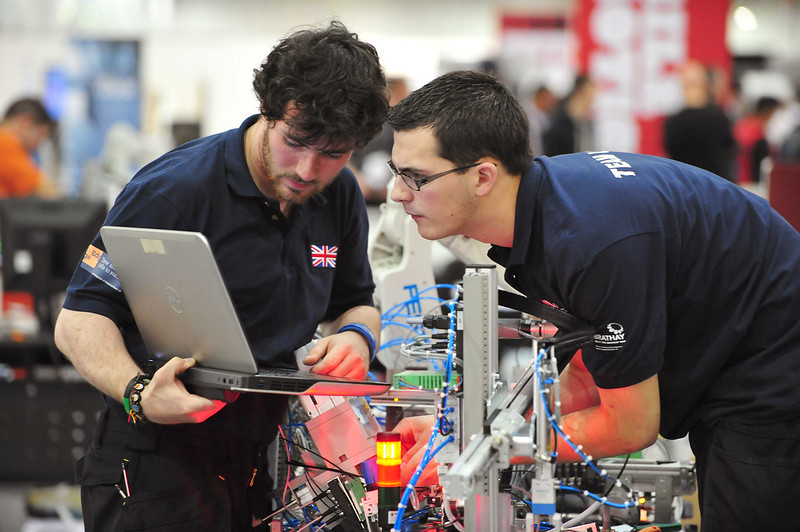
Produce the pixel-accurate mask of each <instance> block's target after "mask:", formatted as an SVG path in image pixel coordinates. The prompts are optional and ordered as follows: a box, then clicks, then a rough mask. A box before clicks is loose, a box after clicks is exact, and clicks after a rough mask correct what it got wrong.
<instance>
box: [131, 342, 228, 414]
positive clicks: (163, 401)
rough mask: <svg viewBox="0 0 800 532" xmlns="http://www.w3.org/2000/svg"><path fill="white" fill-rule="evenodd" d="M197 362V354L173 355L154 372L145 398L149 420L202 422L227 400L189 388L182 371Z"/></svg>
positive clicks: (143, 400)
mask: <svg viewBox="0 0 800 532" xmlns="http://www.w3.org/2000/svg"><path fill="white" fill-rule="evenodd" d="M195 363H196V361H195V359H193V358H180V357H173V358H171V359H169V360H168V361H167V362H166V363H165V364H164V365H163V366H161V367H160V368H159V369H158V370H157V371H156V372H155V373H154V374H153V378H152V379H151V380H150V384H148V385H147V386H146V387H145V389H144V391H142V400H141V401H142V410H144V411H145V412H146V415H147V419H148V421H151V422H153V423H161V424H165V425H174V424H178V423H202V422H203V421H205V420H206V419H208V418H210V417H211V416H213V415H214V414H216V413H217V412H219V411H220V410H222V408H223V407H224V406H225V405H226V404H227V403H226V402H224V401H218V400H214V399H207V398H205V397H201V396H199V395H193V394H190V393H189V392H188V391H187V390H186V387H185V386H184V384H183V382H182V381H181V380H180V378H179V375H180V374H181V373H183V372H184V371H186V370H187V369H189V368H190V367H192V366H194V365H195Z"/></svg>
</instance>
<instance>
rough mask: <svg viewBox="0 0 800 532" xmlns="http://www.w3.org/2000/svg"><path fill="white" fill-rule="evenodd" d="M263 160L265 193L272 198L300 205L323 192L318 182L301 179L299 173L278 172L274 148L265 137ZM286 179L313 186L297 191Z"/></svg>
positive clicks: (262, 151)
mask: <svg viewBox="0 0 800 532" xmlns="http://www.w3.org/2000/svg"><path fill="white" fill-rule="evenodd" d="M261 160H262V162H263V164H264V174H265V178H264V190H263V191H262V192H264V194H265V195H266V196H267V197H269V198H272V199H276V200H278V201H280V202H286V203H290V204H292V205H300V204H302V203H305V202H306V200H308V198H310V197H311V196H314V195H316V194H318V193H320V192H322V188H323V187H321V186H320V185H319V184H318V183H316V182H311V183H309V182H307V181H305V182H304V181H303V180H302V179H300V177H299V176H298V175H297V174H293V173H290V172H281V173H276V172H275V168H274V165H273V164H272V150H270V147H269V140H268V139H267V137H266V136H265V137H264V142H263V144H262V145H261ZM285 179H289V180H291V181H295V182H297V183H305V184H307V185H308V184H310V185H311V186H310V187H309V188H308V189H306V190H303V191H297V190H293V189H291V188H289V187H288V186H286V184H285V183H284V180H285Z"/></svg>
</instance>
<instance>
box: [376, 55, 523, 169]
mask: <svg viewBox="0 0 800 532" xmlns="http://www.w3.org/2000/svg"><path fill="white" fill-rule="evenodd" d="M387 121H388V122H389V125H391V126H392V128H393V129H394V130H395V131H409V130H412V129H417V128H421V127H432V128H433V134H434V136H435V137H436V139H437V140H438V142H439V155H440V156H441V157H443V158H445V159H447V160H449V161H452V162H453V163H455V164H457V165H465V164H470V163H473V162H475V161H477V160H478V159H480V158H481V157H484V156H487V155H489V156H492V157H495V158H496V159H497V160H499V161H500V162H501V163H502V164H503V166H505V168H506V170H508V171H509V172H510V173H512V174H522V173H523V172H525V171H526V170H527V169H528V167H529V166H530V165H531V162H532V160H533V153H532V152H531V148H530V142H529V140H528V137H529V135H530V133H529V129H528V127H529V126H528V118H527V116H526V115H525V112H524V111H523V109H522V106H521V105H520V103H519V101H518V100H517V99H516V98H515V97H514V95H513V94H512V93H511V91H510V90H509V89H508V88H507V87H506V86H505V85H503V84H502V83H500V82H499V81H498V80H497V79H495V78H494V77H492V76H491V75H489V74H485V73H483V72H475V71H468V70H460V71H455V72H450V73H448V74H444V75H442V76H439V77H438V78H436V79H434V80H433V81H430V82H428V83H427V84H425V85H424V86H422V87H421V88H419V89H417V90H415V91H413V92H411V94H409V95H408V96H406V97H405V98H404V99H403V100H401V101H400V103H398V104H397V105H395V106H394V107H392V109H391V110H390V111H389V116H388V119H387Z"/></svg>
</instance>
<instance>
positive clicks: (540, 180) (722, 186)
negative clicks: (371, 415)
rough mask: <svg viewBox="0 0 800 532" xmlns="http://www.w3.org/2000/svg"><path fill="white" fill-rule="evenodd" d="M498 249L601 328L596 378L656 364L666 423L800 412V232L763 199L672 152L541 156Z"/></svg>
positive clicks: (525, 283) (520, 272) (632, 380)
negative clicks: (510, 237) (506, 241)
mask: <svg viewBox="0 0 800 532" xmlns="http://www.w3.org/2000/svg"><path fill="white" fill-rule="evenodd" d="M490 256H491V257H492V259H494V260H495V261H497V262H498V263H500V264H502V265H504V266H505V267H506V279H507V280H508V281H509V283H510V284H511V285H512V286H514V287H515V288H517V289H519V290H520V291H522V292H523V293H525V294H526V295H527V296H528V297H531V298H536V299H542V300H546V301H549V302H551V303H553V304H555V305H558V306H559V307H562V308H564V309H566V310H567V311H569V312H571V313H573V314H575V315H576V316H578V317H580V318H582V319H584V320H585V321H588V322H590V323H592V324H593V325H594V326H595V327H597V334H596V335H595V341H594V344H593V345H590V346H588V347H585V348H584V349H583V358H584V362H585V363H586V366H587V368H588V369H589V371H590V372H591V374H592V376H593V377H594V379H595V382H596V384H597V385H598V386H600V387H602V388H619V387H625V386H630V385H633V384H636V383H638V382H641V381H642V380H644V379H647V378H648V377H650V376H652V375H654V374H656V373H658V375H659V386H660V392H661V409H662V416H661V434H662V435H664V436H666V437H669V438H677V437H680V436H683V435H684V434H685V433H686V432H687V430H688V429H689V428H690V427H691V426H692V425H693V424H694V423H696V422H701V423H710V422H712V421H713V420H714V419H716V418H717V417H729V418H731V419H736V420H739V421H742V422H745V423H771V422H774V421H777V420H784V419H790V418H797V417H799V416H800V400H798V396H797V395H798V394H797V392H796V389H797V388H796V386H797V384H796V383H797V382H800V234H798V233H797V232H796V231H795V230H794V229H793V228H792V227H791V226H790V225H789V224H788V223H787V222H786V221H785V220H784V219H783V218H781V217H780V216H779V215H778V214H777V213H776V212H775V211H774V210H772V209H771V208H770V206H769V204H768V202H766V201H765V200H763V199H762V198H759V197H757V196H755V195H753V194H751V193H749V192H747V191H745V190H743V189H742V188H740V187H738V186H736V185H734V184H732V183H730V182H728V181H726V180H724V179H722V178H720V177H718V176H715V175H713V174H711V173H709V172H706V171H704V170H700V169H698V168H694V167H692V166H688V165H685V164H681V163H678V162H675V161H671V160H668V159H664V158H658V157H653V156H647V155H640V154H632V153H617V152H611V153H609V152H591V153H577V154H569V155H561V156H557V157H552V158H548V157H540V158H537V159H536V160H535V161H534V163H533V165H532V166H531V168H530V169H529V170H528V171H527V172H526V173H525V174H524V175H523V176H522V181H521V184H520V189H519V196H518V199H517V208H516V220H515V228H514V243H513V246H512V247H511V248H503V247H498V246H495V247H493V248H492V250H491V252H490Z"/></svg>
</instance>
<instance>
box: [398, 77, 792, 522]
mask: <svg viewBox="0 0 800 532" xmlns="http://www.w3.org/2000/svg"><path fill="white" fill-rule="evenodd" d="M388 122H389V123H390V124H391V126H392V127H393V128H394V130H395V139H394V148H393V150H392V160H391V163H390V168H391V169H392V172H393V173H394V176H395V181H394V188H393V190H392V192H391V198H392V200H394V201H396V202H398V203H400V204H402V205H403V207H404V209H405V211H406V213H407V214H409V215H410V216H411V217H412V218H413V219H414V221H415V222H416V223H417V227H418V230H419V232H420V234H421V235H422V236H423V237H425V238H427V239H431V240H434V239H440V238H444V237H447V236H451V235H459V234H460V235H465V236H468V237H471V238H474V239H476V240H479V241H481V242H486V243H491V244H493V246H492V248H491V251H490V255H489V256H490V257H491V258H492V259H493V260H494V261H496V262H497V263H499V264H501V265H503V266H505V268H506V274H505V275H506V280H507V281H508V282H509V283H510V284H511V285H512V286H513V287H515V288H516V289H518V290H519V291H521V292H522V293H524V294H526V295H527V296H528V297H530V298H536V299H537V300H539V299H543V300H547V301H549V302H552V303H554V304H556V305H558V306H559V307H562V308H565V309H566V310H568V311H569V312H571V313H572V314H574V315H576V316H577V317H579V318H581V319H583V320H584V321H586V322H589V323H591V324H593V325H594V326H595V327H596V328H597V334H596V335H595V337H594V341H593V343H592V344H590V345H588V346H586V347H584V348H583V350H582V353H581V357H580V358H579V357H576V359H575V360H574V361H573V363H572V364H570V365H569V366H568V368H567V369H566V370H565V371H564V374H563V375H562V379H561V390H562V412H563V413H565V414H566V415H565V416H564V418H563V426H564V432H565V433H567V434H568V435H570V436H571V438H572V440H573V441H574V442H576V443H579V444H581V445H583V449H584V452H586V453H587V454H590V455H592V456H593V457H595V458H600V457H607V456H615V455H620V454H625V453H630V452H633V451H637V450H640V449H643V448H645V447H647V446H649V445H650V444H652V443H653V442H654V441H655V440H656V438H657V437H658V435H659V433H660V434H662V435H663V436H664V437H667V438H679V437H682V436H684V435H685V434H687V432H688V433H689V437H690V441H691V444H692V448H693V450H694V453H695V455H696V460H697V462H696V463H697V467H698V477H699V488H700V489H699V494H700V503H701V513H702V519H703V522H702V526H703V530H704V532H708V531H712V532H713V531H719V530H748V529H752V530H756V529H758V530H773V529H780V528H781V527H782V526H785V524H786V523H785V518H783V517H782V515H785V514H784V512H783V509H784V508H786V507H787V506H789V505H791V504H794V503H795V502H796V501H797V500H800V483H798V482H796V474H797V472H798V471H800V400H799V399H800V398H799V397H798V392H797V382H800V235H799V234H798V233H797V232H796V231H795V230H794V229H793V228H792V227H791V226H790V225H789V224H788V223H787V222H786V221H785V220H783V219H782V218H781V217H780V216H779V215H778V214H777V213H776V212H775V211H774V210H772V209H771V208H770V206H769V204H768V203H767V202H766V201H764V200H763V199H761V198H758V197H756V196H754V195H752V194H749V193H748V192H746V191H744V190H742V189H741V188H739V187H737V186H735V185H733V184H731V183H729V182H727V181H725V180H724V179H722V178H720V177H718V176H715V175H713V174H711V173H709V172H706V171H704V170H700V169H698V168H695V167H692V166H688V165H685V164H682V163H678V162H675V161H670V160H667V159H662V158H658V157H652V156H647V155H640V154H633V153H618V152H608V151H601V152H585V153H576V154H567V155H563V156H558V157H552V158H548V157H541V158H537V159H535V160H533V157H532V155H531V153H530V149H529V144H528V127H527V123H526V119H525V115H524V112H523V110H522V108H521V107H520V105H519V104H518V103H517V101H516V100H515V98H514V97H513V95H512V94H511V93H510V92H509V91H508V90H507V89H506V88H505V87H504V86H503V85H502V84H500V83H498V82H497V81H496V80H494V79H493V78H492V77H490V76H488V75H485V74H481V73H476V72H452V73H449V74H445V75H443V76H441V77H439V78H437V79H435V80H433V81H431V82H430V83H428V84H427V85H425V86H424V87H422V88H420V89H419V90H417V91H414V92H412V93H411V94H410V95H409V96H408V97H407V98H405V99H404V100H403V101H401V102H400V103H399V104H398V105H397V106H395V107H394V108H392V110H391V111H390V114H389V118H388ZM398 177H399V178H401V179H397V178H398ZM581 362H582V364H581ZM584 366H585V369H579V368H584ZM587 370H588V374H587ZM578 382H581V383H586V382H588V383H593V385H591V386H590V387H588V388H586V387H581V386H578V385H577V383H578ZM431 425H432V423H431V422H429V420H426V419H424V418H409V419H406V420H403V421H401V423H400V424H399V425H398V426H397V428H396V429H395V430H398V431H400V432H401V433H402V434H403V435H404V440H405V442H407V443H408V444H414V443H416V446H415V447H414V450H418V449H419V448H420V447H424V443H425V442H426V441H427V437H426V436H425V431H424V430H422V429H423V428H424V427H430V426H431ZM428 433H429V431H428ZM558 451H559V454H558V458H559V460H560V461H577V460H578V459H579V458H578V456H577V455H576V454H575V453H574V451H573V450H572V449H571V448H570V447H569V445H567V444H566V443H564V442H561V443H559V445H558ZM412 454H413V453H412ZM405 459H406V460H409V462H408V463H407V464H406V470H405V471H404V475H405V478H410V476H411V474H412V473H413V466H414V465H415V464H416V463H418V461H419V455H416V456H413V457H411V458H409V457H408V456H406V458H405Z"/></svg>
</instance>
